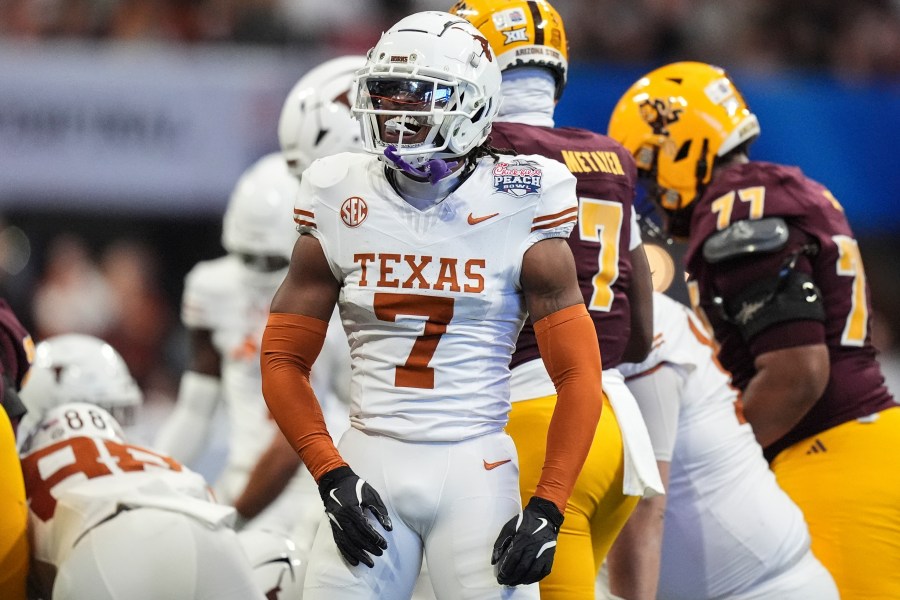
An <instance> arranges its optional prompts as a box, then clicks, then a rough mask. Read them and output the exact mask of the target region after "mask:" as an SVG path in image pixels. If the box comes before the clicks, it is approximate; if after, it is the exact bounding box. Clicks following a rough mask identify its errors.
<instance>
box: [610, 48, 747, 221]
mask: <svg viewBox="0 0 900 600" xmlns="http://www.w3.org/2000/svg"><path fill="white" fill-rule="evenodd" d="M759 132H760V129H759V122H758V121H757V119H756V115H754V114H753V113H752V112H750V109H749V108H748V107H747V104H746V102H745V101H744V99H743V97H742V96H741V94H740V92H739V91H738V90H737V88H736V87H735V86H734V84H733V83H732V81H731V80H730V79H729V78H728V76H727V75H726V73H725V71H724V70H722V69H721V68H719V67H715V66H713V65H707V64H704V63H693V62H682V63H673V64H671V65H667V66H665V67H661V68H659V69H656V70H655V71H653V72H651V73H649V74H648V75H646V76H644V77H642V78H641V79H639V80H638V81H637V82H636V83H635V84H634V85H632V86H631V88H630V89H629V90H628V91H627V92H625V94H624V95H623V96H622V97H621V98H620V99H619V102H618V104H617V105H616V107H615V109H614V110H613V114H612V117H611V119H610V123H609V135H610V137H612V138H613V139H615V140H616V141H618V142H619V143H621V144H622V145H623V146H625V148H627V149H628V150H629V151H630V152H631V153H632V155H633V156H634V157H635V162H636V163H637V167H638V172H639V174H640V175H641V178H642V180H644V181H645V183H649V184H650V185H649V186H648V188H649V189H648V193H649V194H650V195H651V196H653V198H654V199H655V201H656V203H657V205H658V206H659V207H660V208H661V209H662V210H663V211H664V212H665V213H666V216H667V220H668V222H669V227H670V229H669V230H670V231H671V232H672V233H673V234H674V235H676V236H679V237H682V236H685V235H687V225H688V224H689V220H690V212H687V209H688V208H690V209H692V208H693V206H692V205H693V204H694V202H695V201H696V200H697V199H698V198H699V197H700V195H701V194H702V193H703V190H704V189H705V188H706V186H707V185H708V184H709V182H710V181H711V179H712V173H713V166H714V165H715V163H716V161H717V160H718V159H721V158H722V157H723V156H725V155H727V154H728V153H730V152H732V151H733V150H735V149H737V148H739V147H740V146H741V145H746V144H748V143H750V142H751V141H752V140H754V139H755V138H756V137H757V136H758V135H759Z"/></svg>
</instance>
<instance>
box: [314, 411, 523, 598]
mask: <svg viewBox="0 0 900 600" xmlns="http://www.w3.org/2000/svg"><path fill="white" fill-rule="evenodd" d="M338 447H339V449H340V451H341V455H342V456H343V457H344V460H346V461H347V463H348V464H349V465H350V467H351V468H352V469H353V470H354V472H355V473H356V474H357V475H359V476H360V477H362V478H363V479H365V480H366V481H367V482H368V483H369V484H370V485H371V486H372V487H373V488H375V491H377V492H378V494H379V495H380V496H381V499H382V501H383V502H384V504H385V506H386V507H387V509H388V513H389V515H390V517H391V521H392V523H393V531H389V532H388V531H385V530H384V529H383V528H382V527H381V526H380V525H379V524H378V523H377V522H376V520H375V519H374V518H370V519H369V521H370V522H371V523H372V524H373V526H374V527H375V528H376V530H377V531H378V532H379V533H381V535H383V536H384V538H385V539H386V540H387V543H388V549H387V550H386V551H385V553H384V554H383V555H382V556H376V557H373V560H374V562H375V567H374V568H372V569H370V568H368V567H367V566H365V565H363V564H359V565H357V566H356V567H351V566H350V565H349V564H348V563H347V562H345V561H344V560H343V558H342V557H341V555H340V553H339V552H338V549H337V546H336V545H335V543H334V538H333V537H332V533H331V526H330V525H329V523H328V519H327V518H325V519H323V521H322V523H321V524H320V526H319V529H318V532H317V533H316V538H315V541H314V542H313V547H312V551H311V553H310V558H309V567H308V569H307V572H306V584H305V586H304V593H303V598H304V600H349V599H354V600H355V599H359V598H365V599H369V598H371V599H373V600H374V599H379V600H394V599H397V600H408V599H409V598H410V596H411V594H412V592H413V587H414V585H415V583H416V578H417V576H418V575H419V570H420V567H421V564H422V555H423V552H424V554H425V556H426V557H427V560H428V571H429V575H430V577H431V581H432V584H433V586H434V592H435V595H436V596H437V598H438V600H463V599H466V600H469V599H473V600H476V599H477V600H482V599H483V600H494V599H496V600H500V599H507V600H536V599H537V598H539V592H538V586H537V585H536V584H535V585H529V586H519V587H515V588H511V587H506V586H502V585H500V584H498V583H497V579H496V575H495V572H494V567H493V566H491V552H492V550H493V547H494V542H495V541H496V539H497V536H498V535H499V534H500V529H501V527H503V525H504V524H505V523H506V522H507V521H509V520H510V519H511V518H513V517H514V516H516V515H517V514H518V513H519V511H520V510H521V501H520V500H519V467H518V459H517V457H516V448H515V445H514V444H513V441H512V439H511V438H510V437H509V436H508V435H507V434H506V433H504V432H497V433H493V434H489V435H484V436H480V437H477V438H473V439H469V440H464V441H461V442H406V441H401V440H397V439H394V438H389V437H386V436H381V435H373V434H366V433H363V432H361V431H359V430H357V429H353V428H351V429H350V430H349V431H348V432H347V433H345V434H344V436H343V437H342V438H341V442H340V444H339V446H338Z"/></svg>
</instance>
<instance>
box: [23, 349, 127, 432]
mask: <svg viewBox="0 0 900 600" xmlns="http://www.w3.org/2000/svg"><path fill="white" fill-rule="evenodd" d="M19 397H20V398H21V399H22V402H23V403H24V404H25V407H26V408H27V409H28V412H27V413H26V414H25V416H24V417H23V418H22V421H21V422H20V423H19V443H20V444H22V443H24V441H25V437H26V435H27V434H28V432H30V431H32V430H33V429H34V428H35V427H36V426H37V424H38V423H40V422H41V421H42V420H43V419H44V415H45V414H46V413H47V411H48V410H50V409H52V408H56V407H57V406H61V405H63V404H66V403H69V402H89V403H91V404H94V405H96V406H99V407H101V408H102V409H104V410H106V411H108V412H109V414H111V415H112V416H113V418H114V419H115V420H116V422H117V423H118V424H119V425H121V426H122V427H123V430H127V429H128V427H130V426H133V425H134V424H135V415H136V413H137V411H138V409H139V408H140V406H141V405H142V404H143V402H144V394H143V393H142V392H141V390H140V388H139V387H138V384H137V382H136V381H135V380H134V378H133V377H132V376H131V373H130V372H129V370H128V366H127V365H126V364H125V360H124V359H123V358H122V355H121V354H119V353H118V351H117V350H116V349H115V348H113V347H112V346H110V345H109V344H107V343H106V342H104V341H103V340H101V339H100V338H98V337H94V336H92V335H85V334H82V333H66V334H62V335H54V336H51V337H48V338H47V339H45V340H43V341H42V342H41V343H40V344H38V345H37V347H36V348H35V351H34V361H33V362H32V363H31V369H30V370H29V371H28V378H27V379H26V380H25V385H24V386H23V387H22V391H21V392H20V393H19Z"/></svg>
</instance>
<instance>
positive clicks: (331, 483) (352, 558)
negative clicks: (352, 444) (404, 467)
mask: <svg viewBox="0 0 900 600" xmlns="http://www.w3.org/2000/svg"><path fill="white" fill-rule="evenodd" d="M319 495H320V496H321V497H322V501H323V502H324V503H325V514H327V515H328V518H329V520H330V521H331V533H332V534H333V535H334V542H335V543H336V544H337V547H338V550H340V552H341V554H342V555H343V557H344V558H345V559H346V560H347V562H348V563H350V564H351V565H353V566H354V567H355V566H356V565H358V564H359V563H363V564H364V565H366V566H368V567H369V568H372V567H374V566H375V563H374V562H373V561H372V557H371V556H369V554H374V555H375V556H381V554H382V553H383V551H384V550H387V541H386V540H385V539H384V538H383V537H382V536H381V534H380V533H378V532H377V531H375V528H374V527H373V526H372V524H371V523H369V521H368V519H367V518H366V515H365V512H364V511H365V510H369V511H370V512H371V513H372V514H373V515H374V516H375V518H376V519H378V522H379V523H381V526H382V527H384V528H385V529H387V530H388V531H390V530H391V529H392V528H393V526H392V525H391V518H390V517H389V516H388V512H387V508H385V506H384V503H383V502H382V501H381V498H380V497H379V496H378V492H376V491H375V489H374V488H373V487H372V486H370V485H369V484H368V483H366V480H365V479H360V478H359V477H358V476H357V475H356V473H354V472H353V470H352V469H351V468H350V467H338V468H337V469H333V470H331V471H329V472H327V473H325V475H323V476H322V478H321V479H319Z"/></svg>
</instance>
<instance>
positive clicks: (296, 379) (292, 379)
mask: <svg viewBox="0 0 900 600" xmlns="http://www.w3.org/2000/svg"><path fill="white" fill-rule="evenodd" d="M327 328H328V324H327V323H326V322H324V321H321V320H319V319H314V318H312V317H306V316H302V315H295V314H289V313H272V314H271V315H270V316H269V321H268V324H267V325H266V330H265V333H264V334H263V340H262V347H261V352H260V360H261V369H262V383H263V385H262V387H263V396H265V399H266V404H267V405H268V407H269V411H270V412H271V413H272V416H273V417H274V418H275V422H276V423H278V427H279V428H280V429H281V431H282V433H284V436H285V438H287V440H288V442H289V443H290V445H291V446H292V447H293V449H294V450H295V451H296V452H297V454H299V456H300V459H301V460H302V461H303V462H304V463H305V464H306V467H307V468H308V469H309V472H310V473H311V474H312V476H313V478H314V479H315V480H316V481H318V480H319V479H320V478H321V477H322V475H324V474H325V473H327V472H328V471H331V470H332V469H336V468H337V467H340V466H345V465H346V464H347V463H345V462H344V460H343V459H342V458H341V455H340V453H339V452H338V451H337V448H335V446H334V442H333V441H332V439H331V436H330V435H329V433H328V429H327V428H326V427H325V418H324V416H323V415H322V409H321V407H320V406H319V402H318V400H317V399H316V395H315V393H314V392H313V389H312V386H311V385H310V382H309V374H310V368H311V367H312V364H313V363H314V362H315V360H316V357H317V356H318V355H319V352H320V351H321V349H322V344H323V343H324V340H325V331H326V329H327Z"/></svg>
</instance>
